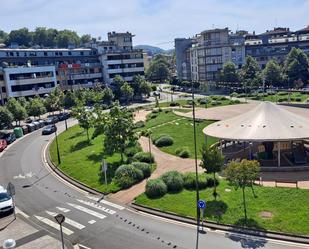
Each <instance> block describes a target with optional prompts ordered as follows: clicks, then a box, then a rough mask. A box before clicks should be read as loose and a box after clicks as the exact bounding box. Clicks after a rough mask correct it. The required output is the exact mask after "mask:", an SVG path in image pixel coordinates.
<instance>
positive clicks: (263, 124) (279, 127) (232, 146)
mask: <svg viewBox="0 0 309 249" xmlns="http://www.w3.org/2000/svg"><path fill="white" fill-rule="evenodd" d="M203 132H204V134H205V136H206V139H207V136H211V137H215V138H218V139H219V144H220V146H219V148H220V149H221V151H222V153H223V154H224V155H225V156H226V158H227V159H230V160H232V159H241V158H248V159H256V160H259V161H260V163H261V166H262V167H281V166H282V167H290V168H291V167H293V166H297V167H298V166H301V167H303V166H309V117H308V119H307V118H304V117H301V116H298V115H296V114H294V113H292V112H289V111H287V110H285V109H283V108H282V107H280V106H279V105H276V104H274V103H271V102H262V103H260V104H259V105H258V106H257V107H255V108H254V109H252V110H251V111H249V112H247V113H244V114H241V115H239V116H235V117H233V118H230V119H227V120H222V121H219V122H215V123H213V124H211V125H209V126H207V127H206V128H204V130H203ZM273 152H277V153H273Z"/></svg>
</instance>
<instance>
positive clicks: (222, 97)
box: [219, 96, 227, 101]
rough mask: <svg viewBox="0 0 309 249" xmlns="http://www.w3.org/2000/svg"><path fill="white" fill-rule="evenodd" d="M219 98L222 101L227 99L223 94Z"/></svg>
mask: <svg viewBox="0 0 309 249" xmlns="http://www.w3.org/2000/svg"><path fill="white" fill-rule="evenodd" d="M219 100H221V101H224V100H227V98H226V97H224V96H221V97H220V98H219Z"/></svg>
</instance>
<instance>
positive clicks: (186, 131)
mask: <svg viewBox="0 0 309 249" xmlns="http://www.w3.org/2000/svg"><path fill="white" fill-rule="evenodd" d="M157 115H158V116H157V117H156V118H154V119H150V120H149V121H147V122H146V126H145V127H144V128H143V129H149V128H152V129H151V131H152V137H158V136H159V135H162V134H167V135H170V136H171V137H172V138H173V139H174V144H173V145H171V146H168V147H161V148H160V149H161V150H162V151H164V152H167V153H170V154H173V155H176V153H175V151H176V149H177V148H179V147H188V149H189V152H190V157H191V158H193V157H194V139H193V122H192V120H191V119H188V118H183V117H179V116H177V115H175V114H173V113H172V112H168V113H165V112H164V111H162V112H160V113H158V114H157ZM171 121H172V123H167V122H171ZM164 123H165V124H164ZM211 123H213V121H208V120H206V121H203V122H196V131H197V133H196V134H197V136H196V138H197V139H196V140H197V149H198V157H201V153H200V150H201V148H202V146H203V144H204V143H205V136H204V134H203V129H204V128H205V127H206V126H207V125H209V124H211ZM159 124H163V125H161V126H158V125H159ZM216 141H217V140H216V139H215V138H210V137H209V138H208V139H207V143H208V144H213V143H215V142H216Z"/></svg>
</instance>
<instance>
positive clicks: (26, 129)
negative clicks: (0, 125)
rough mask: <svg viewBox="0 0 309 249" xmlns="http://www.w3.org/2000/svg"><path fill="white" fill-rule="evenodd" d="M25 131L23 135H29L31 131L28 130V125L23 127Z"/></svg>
mask: <svg viewBox="0 0 309 249" xmlns="http://www.w3.org/2000/svg"><path fill="white" fill-rule="evenodd" d="M21 128H22V129H23V133H24V135H26V134H28V133H29V130H28V127H27V125H24V126H23V127H21Z"/></svg>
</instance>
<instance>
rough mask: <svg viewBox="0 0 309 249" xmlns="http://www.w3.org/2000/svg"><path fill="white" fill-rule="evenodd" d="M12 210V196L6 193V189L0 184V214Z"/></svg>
mask: <svg viewBox="0 0 309 249" xmlns="http://www.w3.org/2000/svg"><path fill="white" fill-rule="evenodd" d="M13 210H14V204H13V199H12V197H11V196H10V195H9V194H8V193H7V191H6V189H5V188H3V187H2V186H0V215H1V214H3V213H7V212H12V211H13Z"/></svg>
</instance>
